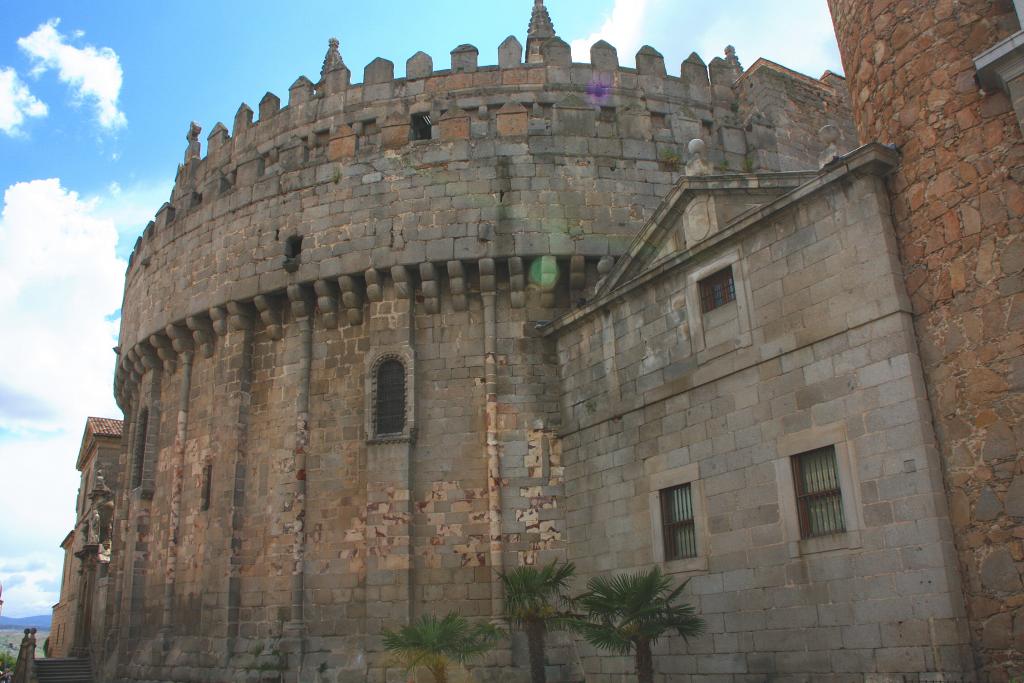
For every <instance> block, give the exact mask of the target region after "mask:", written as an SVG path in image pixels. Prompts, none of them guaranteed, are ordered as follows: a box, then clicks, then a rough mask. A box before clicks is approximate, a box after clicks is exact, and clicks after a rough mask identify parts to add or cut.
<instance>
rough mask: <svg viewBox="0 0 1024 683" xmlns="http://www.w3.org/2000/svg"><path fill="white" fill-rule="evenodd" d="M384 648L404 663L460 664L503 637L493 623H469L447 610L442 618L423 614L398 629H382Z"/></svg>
mask: <svg viewBox="0 0 1024 683" xmlns="http://www.w3.org/2000/svg"><path fill="white" fill-rule="evenodd" d="M381 635H382V637H383V640H384V647H385V648H386V649H387V650H388V651H390V652H391V653H392V654H394V655H395V656H396V657H397V658H398V659H399V660H401V662H402V663H403V664H404V665H405V667H406V669H413V668H415V667H417V666H425V667H428V668H431V667H437V666H438V665H442V664H443V663H444V662H446V661H452V662H458V663H460V664H462V663H465V662H466V661H468V660H470V659H472V658H474V657H477V656H479V655H482V654H484V653H485V652H487V651H488V650H490V649H491V648H492V647H493V646H494V643H495V642H496V641H497V640H498V639H499V638H501V637H502V632H501V629H499V628H496V627H495V626H493V625H492V624H472V623H470V622H469V620H468V619H466V618H465V617H463V616H462V615H460V614H457V613H455V612H450V613H449V614H447V615H446V616H444V617H443V618H441V619H438V618H437V617H435V616H433V615H426V616H422V617H420V618H419V619H417V620H416V621H414V622H413V623H411V624H409V625H408V626H403V627H402V628H401V629H399V630H398V631H384V632H383V633H382V634H381Z"/></svg>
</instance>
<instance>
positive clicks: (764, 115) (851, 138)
mask: <svg viewBox="0 0 1024 683" xmlns="http://www.w3.org/2000/svg"><path fill="white" fill-rule="evenodd" d="M735 90H736V95H737V97H738V99H739V109H740V115H741V116H742V117H744V119H745V121H746V126H745V127H749V128H750V132H749V133H748V134H747V135H748V138H749V140H748V145H749V147H750V161H749V164H748V166H749V168H751V169H755V168H757V169H760V168H764V169H777V170H780V171H803V170H806V169H807V168H808V165H807V160H808V159H809V158H812V157H814V156H815V155H817V154H819V153H820V151H821V147H822V142H821V140H820V139H819V131H820V130H821V128H822V127H824V126H828V125H832V126H835V127H836V128H837V129H838V133H839V139H838V141H837V143H836V146H837V147H838V148H839V149H841V150H850V149H853V148H855V147H857V129H856V127H855V126H854V124H853V120H852V119H851V118H850V117H849V116H847V115H846V112H847V111H849V109H850V102H849V99H850V94H849V92H848V91H847V89H846V81H845V80H844V79H843V78H842V77H840V76H837V75H835V74H833V73H829V72H826V73H825V74H824V75H823V76H822V77H821V79H815V78H808V77H807V76H804V75H802V74H798V73H796V72H793V71H790V70H789V69H786V68H785V67H783V66H780V65H778V64H775V63H773V62H770V61H768V60H766V59H759V60H758V61H757V62H755V63H754V64H753V65H751V67H750V68H749V69H747V70H746V71H745V72H743V75H742V76H741V77H740V78H739V80H738V81H737V82H736V86H735Z"/></svg>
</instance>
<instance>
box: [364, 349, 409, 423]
mask: <svg viewBox="0 0 1024 683" xmlns="http://www.w3.org/2000/svg"><path fill="white" fill-rule="evenodd" d="M388 361H397V362H398V363H399V364H401V366H402V369H403V370H404V377H405V424H404V425H403V426H402V430H401V431H400V432H390V433H385V432H380V431H378V422H377V409H378V401H377V389H378V387H377V382H378V379H379V374H378V371H379V369H380V367H381V366H382V365H383V364H384V363H386V362H388ZM413 362H414V360H413V352H412V349H411V348H410V347H408V346H404V345H403V346H396V347H388V348H383V349H378V350H377V351H376V352H375V353H372V354H369V355H368V356H367V362H366V389H365V394H366V396H365V399H366V402H365V408H364V413H365V421H364V426H365V430H366V432H365V433H366V441H367V442H368V443H400V442H411V441H413V440H414V439H415V434H416V412H415V408H416V402H415V400H414V398H415V395H416V386H415V377H416V376H415V373H414V372H413V367H414V366H413Z"/></svg>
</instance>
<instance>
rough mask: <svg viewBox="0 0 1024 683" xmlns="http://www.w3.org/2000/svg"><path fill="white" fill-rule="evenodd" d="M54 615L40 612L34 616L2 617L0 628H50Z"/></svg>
mask: <svg viewBox="0 0 1024 683" xmlns="http://www.w3.org/2000/svg"><path fill="white" fill-rule="evenodd" d="M52 616H53V615H50V614H39V615H37V616H34V617H19V618H14V617H0V628H32V627H33V626H34V627H35V628H38V629H43V630H46V631H48V630H50V619H51V618H52Z"/></svg>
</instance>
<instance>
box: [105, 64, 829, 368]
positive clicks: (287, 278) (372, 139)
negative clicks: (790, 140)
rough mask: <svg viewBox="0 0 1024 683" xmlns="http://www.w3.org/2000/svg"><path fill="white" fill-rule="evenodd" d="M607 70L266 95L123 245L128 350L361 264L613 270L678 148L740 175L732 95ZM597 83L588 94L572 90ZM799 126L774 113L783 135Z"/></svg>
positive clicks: (439, 76) (531, 71)
mask: <svg viewBox="0 0 1024 683" xmlns="http://www.w3.org/2000/svg"><path fill="white" fill-rule="evenodd" d="M654 54H657V53H654ZM616 59H617V58H616ZM599 61H600V60H599ZM721 61H723V60H716V62H721ZM614 63H615V66H612V65H611V64H604V63H603V62H602V67H601V68H595V67H594V66H591V65H586V64H574V65H569V64H568V63H565V64H561V63H558V64H555V63H552V64H548V65H545V64H531V65H525V64H518V63H516V64H510V65H508V66H506V67H505V68H497V67H484V68H480V69H479V70H476V71H473V72H471V73H451V72H448V71H441V72H436V73H429V72H428V74H427V75H426V76H423V77H407V78H405V79H397V80H390V79H388V80H387V81H386V82H383V83H371V81H372V80H373V78H374V77H373V75H372V74H370V75H368V80H367V83H365V84H360V85H352V86H349V87H347V88H344V89H341V90H340V91H332V90H330V89H328V88H327V87H326V86H325V87H324V89H323V92H322V93H321V94H319V95H317V96H311V97H309V98H304V97H297V96H295V94H294V93H293V101H292V102H291V103H290V104H289V106H287V107H285V108H283V109H278V108H276V107H275V106H273V105H274V104H275V102H276V99H275V98H272V96H270V95H269V94H268V97H267V98H264V102H263V103H261V106H260V114H261V117H260V120H259V121H258V122H256V123H252V122H251V121H250V120H249V119H248V118H247V117H245V116H240V117H239V118H237V119H236V122H235V127H234V130H233V134H232V135H231V136H230V137H229V136H228V135H227V130H226V128H224V127H223V126H220V127H218V128H217V129H216V130H215V131H214V133H212V134H211V138H210V141H209V145H208V147H209V149H208V153H207V156H206V157H203V158H200V157H198V155H196V156H192V157H190V158H189V159H188V160H187V161H186V163H185V164H184V166H183V167H182V168H181V170H180V172H179V175H178V179H177V182H176V185H175V188H174V191H173V193H172V196H171V200H170V202H169V204H168V205H166V206H165V207H163V208H162V209H161V211H160V212H159V213H158V215H157V218H156V220H155V222H154V223H153V224H151V225H150V226H149V227H147V229H146V231H145V233H144V235H143V237H142V238H141V240H140V242H139V243H138V245H137V248H136V251H135V254H134V255H133V257H132V261H131V266H130V268H129V272H128V278H127V280H128V283H127V290H126V298H125V303H126V310H124V313H123V317H122V337H123V339H122V341H123V342H125V350H126V351H127V350H128V348H130V347H131V346H133V345H134V344H135V343H136V342H138V341H141V340H144V339H145V338H146V337H147V336H148V335H149V334H152V333H154V332H158V331H160V330H162V328H163V327H164V326H165V325H166V324H168V323H171V322H174V321H176V320H180V319H183V318H184V317H185V316H186V315H189V314H194V313H205V312H206V311H207V310H208V309H209V308H210V307H212V306H215V305H218V304H223V303H224V302H226V301H229V300H237V299H245V298H249V297H252V296H254V295H255V294H257V293H259V292H271V291H276V290H280V289H282V288H283V287H284V286H285V285H286V284H287V283H288V282H308V281H311V280H315V279H318V278H327V279H329V278H335V277H337V276H338V275H341V274H361V273H362V272H363V271H365V270H366V268H368V267H370V266H371V265H373V266H374V267H377V268H389V267H390V266H391V265H393V264H406V265H415V264H418V263H421V262H423V261H435V262H437V261H445V260H450V259H453V258H456V259H457V258H467V259H473V258H480V257H483V256H509V255H513V254H517V255H521V256H527V257H529V256H536V255H542V254H556V255H559V256H569V255H571V254H584V255H587V256H602V255H605V254H609V253H611V254H615V253H617V252H620V251H621V249H622V248H623V246H624V244H625V243H626V242H628V240H629V239H630V238H631V237H632V235H633V234H634V231H635V229H636V226H637V225H638V224H642V223H643V221H644V219H646V218H647V217H648V216H649V215H650V213H651V211H653V209H654V208H655V207H656V206H657V204H658V202H659V201H660V198H661V197H662V196H664V194H665V193H666V192H667V190H668V188H669V187H670V186H671V183H672V182H673V181H674V180H675V179H677V178H678V177H679V173H678V171H679V170H680V169H681V166H682V163H683V162H685V160H686V159H685V157H686V152H685V145H686V143H687V142H688V141H689V140H690V139H693V138H697V137H704V138H707V142H708V143H709V148H710V149H709V158H710V160H711V161H712V162H713V163H715V164H725V163H726V162H727V161H728V162H729V167H730V168H731V169H733V170H736V171H740V170H743V166H744V162H743V160H744V158H745V156H746V155H747V154H748V148H750V149H754V148H755V147H756V145H755V144H753V141H752V142H751V144H749V145H748V144H747V141H746V140H745V137H744V136H745V130H744V126H745V124H746V121H745V119H744V117H743V115H742V113H741V112H739V106H738V104H737V98H736V94H735V93H734V92H733V90H732V89H731V87H730V86H731V81H729V84H728V85H723V84H721V83H718V84H716V85H713V86H712V85H710V84H709V82H708V80H707V71H706V70H704V71H703V74H704V76H703V79H701V78H700V77H699V75H698V76H693V75H692V74H691V72H692V70H693V65H692V64H688V63H685V64H684V69H683V71H682V73H683V76H684V77H683V78H676V77H672V76H666V75H665V67H664V61H663V60H661V59H660V56H658V57H656V58H648V59H647V60H646V61H644V60H641V61H640V68H639V69H637V70H634V69H626V68H620V67H618V66H617V61H615V62H614ZM371 66H373V65H371ZM369 69H370V67H368V74H369ZM701 69H704V67H703V65H700V66H699V68H698V71H699V70H701ZM739 73H741V72H739V71H736V72H735V74H733V75H734V76H735V75H738V74H739ZM794 77H795V75H794ZM805 80H806V81H808V83H811V84H813V83H814V82H815V81H814V80H813V79H806V78H805ZM605 82H607V84H606V86H605V85H602V88H603V89H602V90H601V94H598V95H588V93H587V92H585V91H586V88H587V87H588V85H590V84H592V83H598V84H604V83H605ZM723 88H724V90H725V94H723V93H722V92H721V91H722V89H723ZM812 89H813V88H812ZM819 90H820V98H819V99H818V100H817V101H814V98H813V97H810V98H809V97H803V96H802V97H801V100H800V102H799V103H797V108H803V107H805V106H806V107H810V108H811V110H822V109H826V110H833V109H835V107H834V106H833V105H832V104H831V100H832V99H833V98H834V94H835V87H834V86H833V85H829V84H825V83H820V84H819ZM509 108H511V111H509ZM791 109H792V108H791ZM416 112H425V113H430V114H431V115H432V116H433V121H434V124H435V125H434V134H433V135H434V139H432V140H425V141H410V140H409V118H410V115H411V113H416ZM442 112H447V114H446V115H445V116H448V117H452V116H455V119H454V120H455V121H456V122H457V123H459V124H460V126H458V127H453V126H451V125H447V123H446V122H447V121H451V120H453V119H451V118H445V116H442V115H441V113H442ZM806 117H808V118H809V119H810V120H814V121H817V120H818V119H819V118H820V117H821V114H820V113H819V112H818V111H808V112H807V113H806ZM797 118H799V114H798V113H797V111H796V110H795V109H794V110H792V111H789V112H787V123H789V122H791V120H792V119H797ZM830 118H834V119H835V120H836V121H837V122H842V121H846V120H848V119H849V114H848V112H847V111H845V110H842V109H839V110H835V111H834V112H833V116H832V117H830ZM371 122H372V123H371ZM503 123H504V125H503ZM768 123H771V122H770V121H769V122H768ZM780 123H781V122H780ZM461 124H465V125H464V126H463V125H461ZM513 124H515V125H513ZM519 124H521V125H519ZM388 131H390V132H388ZM723 131H724V132H723ZM758 142H759V143H764V144H768V143H767V142H765V141H760V140H759V141H758ZM777 144H779V145H781V146H783V147H785V144H786V143H785V141H779V142H778V143H777ZM195 145H196V149H197V150H198V141H196V143H195ZM801 145H802V146H803V145H805V142H803V141H801ZM822 147H823V146H822ZM769 151H772V152H777V153H779V154H781V155H782V156H784V157H786V158H788V159H797V158H801V157H802V158H803V160H804V164H805V168H806V167H813V166H815V165H816V162H817V154H818V153H819V152H820V149H815V150H811V151H810V153H807V151H805V150H804V149H778V150H777V149H775V148H773V149H771V150H769ZM197 154H198V153H197ZM776 156H777V154H776ZM764 163H766V164H767V163H771V161H770V160H768V159H766V160H765V161H764ZM754 168H763V169H764V170H777V169H776V168H775V167H773V166H767V165H766V166H763V167H762V166H755V167H754ZM293 235H295V236H301V237H302V238H303V239H304V242H303V247H302V257H301V261H300V263H299V269H298V271H297V272H296V273H295V274H293V275H289V274H288V273H287V272H286V271H285V270H284V269H283V268H282V258H283V256H282V255H283V252H284V245H285V242H286V240H287V238H288V237H290V236H293Z"/></svg>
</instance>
